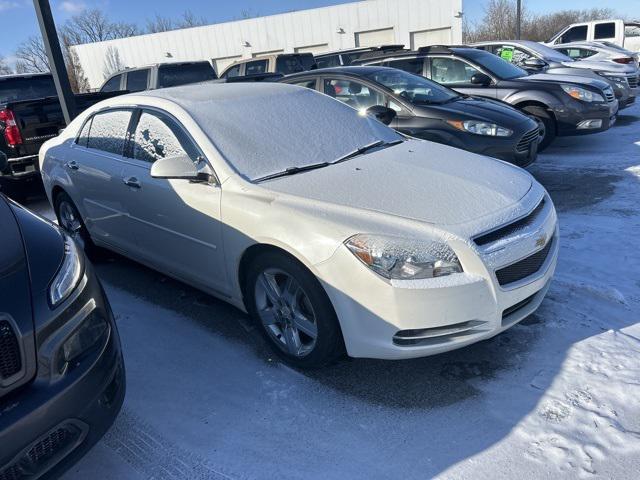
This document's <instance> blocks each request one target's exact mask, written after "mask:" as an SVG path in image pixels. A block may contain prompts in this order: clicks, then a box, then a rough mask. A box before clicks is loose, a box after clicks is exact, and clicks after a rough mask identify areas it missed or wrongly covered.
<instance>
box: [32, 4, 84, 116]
mask: <svg viewBox="0 0 640 480" xmlns="http://www.w3.org/2000/svg"><path fill="white" fill-rule="evenodd" d="M33 6H34V7H35V9H36V16H37V17H38V23H39V24H40V32H41V33H42V41H43V42H44V48H45V50H46V51H47V57H48V58H49V68H50V69H51V75H53V81H54V83H55V85H56V92H57V93H58V99H59V100H60V106H61V107H62V114H63V115H64V120H65V122H66V124H67V125H68V124H69V123H70V122H71V120H73V119H74V118H75V116H76V98H75V96H74V95H73V91H72V90H71V84H70V83H69V77H68V76H67V68H66V66H65V64H64V56H63V55H62V49H61V48H60V40H59V39H58V33H57V32H56V25H55V22H54V21H53V15H52V14H51V5H49V0H33Z"/></svg>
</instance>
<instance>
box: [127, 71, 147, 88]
mask: <svg viewBox="0 0 640 480" xmlns="http://www.w3.org/2000/svg"><path fill="white" fill-rule="evenodd" d="M148 81H149V70H148V69H144V70H134V71H132V72H129V73H127V90H128V91H130V92H141V91H143V90H146V89H147V83H148Z"/></svg>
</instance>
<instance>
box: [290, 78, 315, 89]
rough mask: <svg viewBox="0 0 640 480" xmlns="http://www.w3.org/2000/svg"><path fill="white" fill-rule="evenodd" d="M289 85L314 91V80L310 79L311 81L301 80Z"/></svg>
mask: <svg viewBox="0 0 640 480" xmlns="http://www.w3.org/2000/svg"><path fill="white" fill-rule="evenodd" d="M291 85H297V86H298V87H304V88H310V89H311V90H315V89H316V79H315V78H312V79H311V80H301V81H298V82H291Z"/></svg>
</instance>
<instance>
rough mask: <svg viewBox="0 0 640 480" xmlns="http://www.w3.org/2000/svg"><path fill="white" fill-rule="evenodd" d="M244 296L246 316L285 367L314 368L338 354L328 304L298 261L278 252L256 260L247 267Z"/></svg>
mask: <svg viewBox="0 0 640 480" xmlns="http://www.w3.org/2000/svg"><path fill="white" fill-rule="evenodd" d="M244 292H245V299H246V306H247V310H248V311H249V314H250V315H251V317H252V318H253V320H254V321H255V322H256V324H257V325H258V328H259V329H260V331H261V332H262V334H263V336H264V337H265V338H266V339H267V341H268V342H269V344H270V345H271V346H272V347H273V348H274V350H275V351H276V352H277V353H278V354H279V355H280V356H281V357H282V358H283V359H284V360H285V361H286V362H288V363H290V364H292V365H294V366H296V367H302V368H318V367H322V366H324V365H327V364H328V363H331V362H332V361H334V360H335V359H337V358H338V357H339V356H341V355H342V354H343V351H344V347H343V341H342V333H341V331H340V326H339V323H338V319H337V316H336V313H335V311H334V309H333V306H332V305H331V301H330V300H329V297H328V296H327V294H326V292H325V291H324V289H323V287H322V285H321V284H320V282H319V281H318V279H317V278H316V277H315V276H314V275H313V274H312V273H311V272H309V270H307V269H306V268H305V267H304V266H303V265H301V264H300V263H299V262H298V261H297V260H295V259H293V258H291V257H289V256H288V255H286V254H284V253H279V252H268V253H264V254H262V255H260V256H258V257H257V258H256V259H255V260H254V261H253V263H252V265H251V266H250V267H249V271H248V274H247V276H246V282H245V286H244Z"/></svg>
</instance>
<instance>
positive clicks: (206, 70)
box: [158, 62, 218, 88]
mask: <svg viewBox="0 0 640 480" xmlns="http://www.w3.org/2000/svg"><path fill="white" fill-rule="evenodd" d="M216 78H218V77H217V75H216V71H215V70H214V69H213V67H212V66H211V64H210V63H209V62H201V63H188V64H177V65H161V66H160V67H159V68H158V87H160V88H165V87H176V86H178V85H188V84H190V83H199V82H206V81H208V80H215V79H216Z"/></svg>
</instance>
